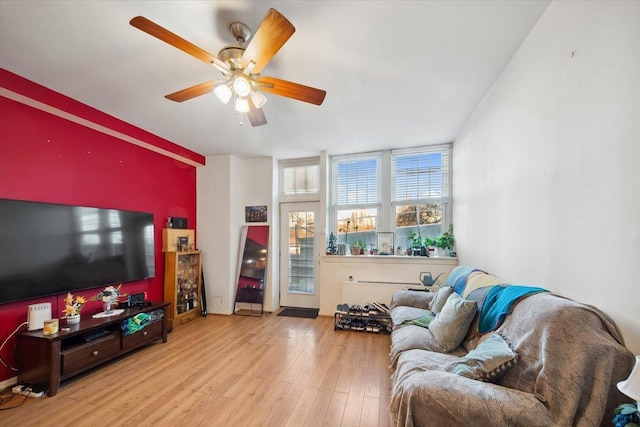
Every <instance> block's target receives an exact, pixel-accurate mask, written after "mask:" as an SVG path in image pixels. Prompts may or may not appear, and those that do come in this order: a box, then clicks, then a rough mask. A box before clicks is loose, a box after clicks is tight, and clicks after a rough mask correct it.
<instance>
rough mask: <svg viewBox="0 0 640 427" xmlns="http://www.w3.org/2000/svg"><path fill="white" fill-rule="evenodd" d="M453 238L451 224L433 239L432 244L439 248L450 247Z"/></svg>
mask: <svg viewBox="0 0 640 427" xmlns="http://www.w3.org/2000/svg"><path fill="white" fill-rule="evenodd" d="M454 243H455V239H454V237H453V224H452V225H450V226H449V229H448V230H447V231H445V232H444V233H442V236H440V237H436V238H435V239H433V246H435V247H436V248H440V249H452V248H453V244H454Z"/></svg>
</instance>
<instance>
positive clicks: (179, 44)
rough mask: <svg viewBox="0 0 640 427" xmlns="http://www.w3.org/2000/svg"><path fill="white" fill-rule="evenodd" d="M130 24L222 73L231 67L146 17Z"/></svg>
mask: <svg viewBox="0 0 640 427" xmlns="http://www.w3.org/2000/svg"><path fill="white" fill-rule="evenodd" d="M129 24H131V25H132V26H134V27H136V28H137V29H139V30H140V31H144V32H145V33H147V34H149V35H151V36H153V37H155V38H157V39H160V40H162V41H163V42H165V43H168V44H170V45H171V46H173V47H175V48H178V49H180V50H181V51H183V52H185V53H188V54H189V55H191V56H193V57H194V58H197V59H199V60H201V61H203V62H206V63H207V64H214V65H215V66H216V68H218V69H219V70H220V71H222V72H225V71H226V72H228V71H229V67H228V66H227V64H225V63H224V62H222V61H220V60H219V59H218V58H216V57H215V56H213V55H212V54H210V53H209V52H207V51H206V50H204V49H201V48H199V47H198V46H196V45H194V44H193V43H191V42H189V41H187V40H185V39H183V38H182V37H180V36H178V35H176V34H174V33H172V32H171V31H169V30H167V29H165V28H163V27H161V26H160V25H158V24H156V23H155V22H153V21H150V20H148V19H147V18H145V17H144V16H136V17H135V18H133V19H132V20H131V21H129ZM223 70H225V71H223Z"/></svg>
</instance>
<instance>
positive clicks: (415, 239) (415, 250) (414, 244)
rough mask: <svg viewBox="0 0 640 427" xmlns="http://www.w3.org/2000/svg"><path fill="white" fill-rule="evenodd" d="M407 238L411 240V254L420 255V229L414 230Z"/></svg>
mask: <svg viewBox="0 0 640 427" xmlns="http://www.w3.org/2000/svg"><path fill="white" fill-rule="evenodd" d="M409 239H410V240H411V255H413V256H420V253H421V252H422V237H421V236H420V229H418V232H417V233H416V232H415V231H414V232H413V233H411V234H410V235H409Z"/></svg>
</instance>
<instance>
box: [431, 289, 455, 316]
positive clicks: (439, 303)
mask: <svg viewBox="0 0 640 427" xmlns="http://www.w3.org/2000/svg"><path fill="white" fill-rule="evenodd" d="M452 293H453V288H452V287H451V286H443V287H442V288H440V289H438V291H437V292H436V294H435V295H434V296H433V298H431V305H430V306H429V310H431V311H432V312H433V313H434V314H438V313H440V312H441V311H442V307H444V304H445V303H446V302H447V298H449V295H451V294H452Z"/></svg>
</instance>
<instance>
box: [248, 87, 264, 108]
mask: <svg viewBox="0 0 640 427" xmlns="http://www.w3.org/2000/svg"><path fill="white" fill-rule="evenodd" d="M251 100H252V101H253V105H255V106H256V108H262V106H263V105H264V104H266V103H267V97H266V96H264V93H262V92H260V91H259V90H256V91H253V93H252V94H251Z"/></svg>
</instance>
